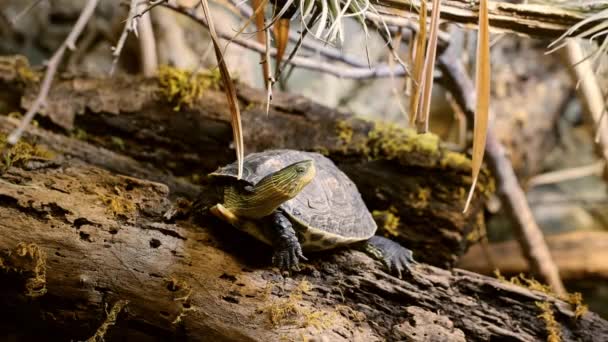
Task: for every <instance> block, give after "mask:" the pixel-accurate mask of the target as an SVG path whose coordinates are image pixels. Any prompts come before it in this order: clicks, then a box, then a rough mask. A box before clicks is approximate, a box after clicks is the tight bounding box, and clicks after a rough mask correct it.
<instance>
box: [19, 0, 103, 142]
mask: <svg viewBox="0 0 608 342" xmlns="http://www.w3.org/2000/svg"><path fill="white" fill-rule="evenodd" d="M98 2H99V0H88V1H87V3H86V5H85V6H84V8H83V9H82V12H80V16H79V17H78V20H77V21H76V23H75V24H74V27H72V31H70V34H69V35H68V37H67V38H66V39H65V41H64V42H63V43H62V44H61V46H60V47H59V48H58V49H57V51H55V53H54V54H53V56H52V57H51V59H49V61H48V63H47V67H46V73H45V75H44V79H43V80H42V84H41V86H40V92H39V93H38V96H36V100H34V103H33V104H32V105H31V106H30V108H29V110H28V111H27V113H25V115H24V117H23V119H22V120H21V122H20V123H19V126H18V127H17V128H16V129H15V130H14V131H13V132H11V134H10V135H9V137H8V139H7V141H8V143H9V144H11V145H14V144H16V143H17V141H19V138H21V135H22V134H23V132H24V131H25V129H26V128H27V125H29V123H30V122H31V121H32V119H34V116H35V115H36V113H37V112H38V110H39V109H40V108H41V107H42V106H43V104H44V103H45V101H46V97H47V95H48V93H49V90H50V88H51V83H52V82H53V78H54V77H55V73H56V72H57V68H58V67H59V64H60V63H61V59H62V58H63V55H64V53H65V50H66V49H69V50H74V49H75V47H76V40H77V39H78V37H79V36H80V34H81V33H82V31H83V30H84V28H85V26H86V24H87V23H88V22H89V19H91V16H92V15H93V12H95V7H97V3H98Z"/></svg>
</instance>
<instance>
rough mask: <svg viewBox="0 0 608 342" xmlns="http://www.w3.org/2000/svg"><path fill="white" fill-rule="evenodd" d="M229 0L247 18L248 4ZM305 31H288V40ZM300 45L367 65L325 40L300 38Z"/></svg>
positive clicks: (295, 41) (356, 65)
mask: <svg viewBox="0 0 608 342" xmlns="http://www.w3.org/2000/svg"><path fill="white" fill-rule="evenodd" d="M230 2H232V4H233V5H235V6H236V7H237V8H238V9H239V11H240V12H241V14H242V15H243V16H244V17H247V18H249V17H251V15H252V14H253V10H252V9H251V7H250V6H248V5H246V4H241V3H240V1H237V0H230ZM305 32H308V30H304V32H295V31H290V32H289V40H290V41H291V42H294V43H297V42H299V41H300V37H301V36H302V35H303V34H305ZM301 46H302V48H304V49H306V50H310V51H313V52H315V53H318V54H320V55H321V56H323V57H326V58H328V59H331V60H336V61H340V62H342V63H344V64H348V65H350V66H354V67H359V68H365V67H367V63H364V62H362V61H360V60H358V59H357V58H355V57H352V56H348V55H344V54H343V53H342V51H340V50H338V49H336V48H334V47H332V46H328V45H327V43H325V42H319V41H318V40H315V39H306V40H302V42H301Z"/></svg>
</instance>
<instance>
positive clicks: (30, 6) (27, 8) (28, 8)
mask: <svg viewBox="0 0 608 342" xmlns="http://www.w3.org/2000/svg"><path fill="white" fill-rule="evenodd" d="M41 2H42V0H34V1H32V2H30V3H29V4H28V5H27V6H25V8H24V9H23V10H22V11H21V12H19V13H18V14H17V15H16V16H15V17H14V18H13V19H12V20H11V25H15V24H16V23H17V22H18V21H19V19H21V18H23V16H25V15H26V14H28V13H29V12H30V11H31V10H33V9H34V7H36V6H38V5H39V4H40V3H41Z"/></svg>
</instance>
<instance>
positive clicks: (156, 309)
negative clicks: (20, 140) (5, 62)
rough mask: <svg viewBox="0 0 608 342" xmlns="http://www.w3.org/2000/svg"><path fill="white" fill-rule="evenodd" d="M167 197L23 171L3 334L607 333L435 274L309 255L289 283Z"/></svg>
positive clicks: (2, 220) (62, 172) (421, 336)
mask: <svg viewBox="0 0 608 342" xmlns="http://www.w3.org/2000/svg"><path fill="white" fill-rule="evenodd" d="M9 182H10V183H9ZM168 192H169V189H168V188H167V187H166V186H165V185H163V184H160V183H154V182H150V181H146V180H141V179H136V178H131V177H126V176H119V175H115V174H112V173H110V172H108V171H105V170H102V169H99V168H96V167H92V166H89V165H82V164H79V163H72V162H61V161H59V162H57V163H56V164H54V165H52V166H49V167H45V168H38V169H36V170H27V169H23V168H19V167H11V168H10V169H9V170H8V171H7V172H6V173H5V174H4V176H3V186H1V187H0V202H1V203H2V205H1V206H0V212H1V214H0V230H1V232H2V234H1V235H0V249H1V250H2V251H3V253H2V254H1V258H0V260H1V261H2V262H1V263H0V265H2V271H3V272H2V273H1V274H2V282H1V284H2V285H1V286H2V291H0V293H1V297H0V301H1V304H2V305H3V307H4V308H6V309H5V310H4V317H3V319H2V321H1V322H2V323H0V324H1V325H2V327H1V329H0V331H3V332H5V333H8V334H9V336H10V333H16V334H17V336H18V337H19V338H21V339H35V338H42V337H44V336H49V334H53V335H52V336H65V338H66V339H77V340H83V339H86V338H88V337H91V336H93V335H94V334H95V333H96V331H97V329H98V328H99V327H101V326H103V324H104V322H106V323H107V320H106V316H107V313H106V312H109V313H111V312H114V314H113V315H111V317H113V319H112V320H113V321H115V322H114V323H115V325H113V326H111V327H109V328H108V330H107V333H106V339H107V340H110V341H111V340H119V339H120V338H128V339H137V340H142V341H146V340H147V341H153V340H158V339H170V338H174V339H178V340H186V339H188V340H201V339H203V340H204V339H208V340H214V341H263V340H265V341H277V340H281V339H284V340H301V339H302V338H312V337H317V338H319V337H321V336H325V337H327V338H328V339H329V340H330V341H377V340H412V341H428V340H431V339H434V340H437V341H465V339H466V340H467V341H487V340H490V339H508V340H514V341H535V340H536V341H541V340H544V339H546V334H547V333H546V331H545V327H546V325H545V322H544V321H543V319H541V318H539V317H538V315H540V314H542V313H543V310H541V309H539V308H538V307H537V305H536V303H537V302H548V303H550V311H551V312H552V313H553V315H554V317H555V319H556V320H557V322H558V324H559V325H558V329H559V330H560V331H561V334H562V336H563V338H564V340H565V341H574V340H578V341H597V339H595V337H597V336H606V334H608V322H606V321H604V320H602V319H600V318H599V317H598V316H597V315H595V314H594V313H586V314H584V315H583V316H582V317H581V318H578V319H576V318H575V317H574V310H575V309H574V307H573V306H571V305H570V304H567V303H565V302H563V301H561V300H558V299H555V298H554V297H552V296H547V295H546V294H543V293H541V292H536V291H530V290H528V289H526V288H523V287H518V286H515V285H512V284H509V283H504V282H501V281H499V280H496V279H492V278H486V277H484V276H480V275H476V274H473V273H470V272H466V271H462V270H454V271H453V272H449V271H444V270H441V269H438V268H435V267H432V266H427V265H424V264H421V265H419V266H417V267H416V268H415V269H414V271H413V272H412V274H410V275H406V276H405V277H404V279H403V280H399V279H397V278H394V277H392V276H389V275H387V274H386V273H384V272H383V271H382V270H381V266H380V264H379V263H377V262H375V261H372V259H370V258H369V257H367V256H366V255H364V254H362V253H360V252H357V251H353V250H339V251H334V252H331V253H323V254H318V255H314V256H313V255H310V259H311V261H309V262H307V263H305V266H304V268H303V271H302V272H300V273H298V274H296V275H294V276H293V277H292V278H286V279H283V278H281V277H280V276H279V275H278V274H277V273H275V271H274V270H273V269H271V268H270V267H268V261H269V259H270V251H269V250H268V249H267V248H265V246H263V245H261V244H259V243H257V242H256V241H254V240H251V239H249V238H248V237H246V236H243V235H240V234H233V233H230V229H232V228H230V227H227V226H224V225H222V224H221V223H219V222H210V223H209V225H205V226H203V227H199V226H196V225H193V224H192V223H190V222H188V221H177V222H166V221H165V220H164V219H163V214H164V212H165V211H166V210H168V209H169V206H170V200H169V199H168ZM112 200H114V201H117V202H118V203H120V204H121V205H118V208H124V210H122V211H117V210H113V209H112V206H111V204H112ZM20 244H21V245H20ZM41 265H42V267H41ZM32 282H33V283H35V284H37V285H38V286H37V287H36V288H34V289H35V290H36V291H35V292H33V291H32V290H31V289H29V288H26V287H25V286H26V284H28V283H32ZM117 303H118V304H117ZM115 305H119V307H118V309H116V307H115ZM123 306H124V307H123ZM121 308H122V310H119V309H121ZM117 311H118V312H117ZM7 313H10V315H6V314H7ZM17 332H18V333H17ZM13 336H15V335H13Z"/></svg>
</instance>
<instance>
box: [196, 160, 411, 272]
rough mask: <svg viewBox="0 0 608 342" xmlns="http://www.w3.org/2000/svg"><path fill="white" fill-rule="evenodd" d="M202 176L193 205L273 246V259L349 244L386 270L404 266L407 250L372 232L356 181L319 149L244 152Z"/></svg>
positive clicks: (283, 266) (293, 261)
mask: <svg viewBox="0 0 608 342" xmlns="http://www.w3.org/2000/svg"><path fill="white" fill-rule="evenodd" d="M237 167H238V166H237V163H236V162H235V163H232V164H229V165H226V166H223V167H220V168H218V169H217V170H216V171H214V172H211V173H210V174H208V175H207V184H206V185H205V189H203V191H202V193H201V196H200V197H199V200H198V203H199V205H198V206H199V208H198V209H197V210H199V211H200V210H202V211H203V212H206V213H211V214H213V215H214V216H216V217H217V218H219V219H221V220H223V221H225V222H227V223H229V224H231V225H232V226H234V227H235V228H237V229H239V230H242V231H244V232H246V233H248V234H249V235H251V236H253V237H254V238H256V239H258V240H260V241H262V242H264V243H266V244H268V245H270V246H272V248H273V249H274V254H273V257H272V262H273V264H274V265H275V266H276V267H278V268H279V269H280V270H282V271H291V270H292V269H295V270H298V269H299V261H300V259H302V260H308V259H307V258H306V257H305V256H304V254H303V252H306V253H308V252H315V251H322V250H329V249H333V248H337V247H341V246H348V245H353V246H356V247H358V248H359V249H361V250H363V251H365V252H367V254H370V255H371V256H373V257H374V258H376V259H379V260H381V261H383V263H384V265H385V266H386V267H387V268H388V270H389V271H391V272H392V273H393V274H396V275H398V276H399V277H401V272H402V271H404V270H406V269H407V270H409V269H410V266H411V265H412V264H413V263H416V262H415V261H414V259H413V257H412V252H411V251H410V250H409V249H407V248H405V247H403V246H401V245H400V244H398V243H396V242H394V241H392V240H390V239H387V238H385V237H382V236H379V235H375V233H376V230H377V225H376V222H375V221H374V219H373V217H372V215H371V213H370V212H369V210H368V208H367V206H366V204H365V202H364V201H363V198H362V197H361V194H360V193H359V191H358V189H357V186H356V185H355V184H354V182H353V181H352V180H350V179H349V178H348V176H346V174H345V173H344V172H342V171H341V170H340V169H339V168H338V167H337V166H336V165H335V164H334V163H333V162H332V161H331V160H330V159H329V158H327V157H325V156H323V155H322V154H320V153H315V152H306V151H298V150H290V149H275V150H266V151H263V152H257V153H251V154H248V155H247V156H246V157H245V158H244V161H243V173H242V177H241V178H240V179H239V178H238V177H237Z"/></svg>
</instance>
